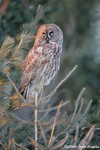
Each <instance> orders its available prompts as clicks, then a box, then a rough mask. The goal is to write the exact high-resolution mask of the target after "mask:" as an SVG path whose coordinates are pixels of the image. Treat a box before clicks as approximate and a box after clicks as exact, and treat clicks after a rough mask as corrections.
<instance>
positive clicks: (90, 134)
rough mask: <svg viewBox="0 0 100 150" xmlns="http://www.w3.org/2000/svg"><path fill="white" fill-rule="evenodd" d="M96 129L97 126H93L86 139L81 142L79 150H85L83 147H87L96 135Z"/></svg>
mask: <svg viewBox="0 0 100 150" xmlns="http://www.w3.org/2000/svg"><path fill="white" fill-rule="evenodd" d="M94 128H95V126H94V125H93V126H92V127H91V128H90V130H89V131H88V132H87V134H86V135H85V137H84V138H83V139H82V140H81V142H80V144H79V145H78V147H79V148H80V149H79V150H82V149H83V146H87V145H88V143H89V142H90V140H91V138H92V136H93V133H94Z"/></svg>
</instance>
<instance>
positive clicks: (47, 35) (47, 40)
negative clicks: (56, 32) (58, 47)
mask: <svg viewBox="0 0 100 150" xmlns="http://www.w3.org/2000/svg"><path fill="white" fill-rule="evenodd" d="M46 43H49V34H48V33H47V34H46Z"/></svg>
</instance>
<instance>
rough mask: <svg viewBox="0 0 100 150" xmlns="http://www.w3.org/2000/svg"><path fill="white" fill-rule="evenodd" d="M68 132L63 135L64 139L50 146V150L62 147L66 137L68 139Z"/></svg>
mask: <svg viewBox="0 0 100 150" xmlns="http://www.w3.org/2000/svg"><path fill="white" fill-rule="evenodd" d="M68 137H69V136H68V133H66V136H65V138H64V139H62V140H61V141H60V142H58V143H57V144H55V145H54V146H53V147H52V150H57V149H58V148H60V147H62V146H63V145H64V144H65V142H66V141H67V139H68Z"/></svg>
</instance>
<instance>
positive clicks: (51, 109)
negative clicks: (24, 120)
mask: <svg viewBox="0 0 100 150" xmlns="http://www.w3.org/2000/svg"><path fill="white" fill-rule="evenodd" d="M68 103H70V100H68V101H66V102H64V103H62V104H61V107H63V106H65V105H67V104H68ZM58 106H59V105H57V106H55V107H52V108H50V109H49V110H48V109H45V110H38V112H47V111H53V110H55V109H57V108H58Z"/></svg>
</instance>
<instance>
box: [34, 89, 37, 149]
mask: <svg viewBox="0 0 100 150" xmlns="http://www.w3.org/2000/svg"><path fill="white" fill-rule="evenodd" d="M37 98H38V92H37V91H36V92H35V111H34V130H35V142H37V140H38V129H37V121H38V110H37V107H38V105H37ZM35 150H38V148H37V146H36V144H35Z"/></svg>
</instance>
